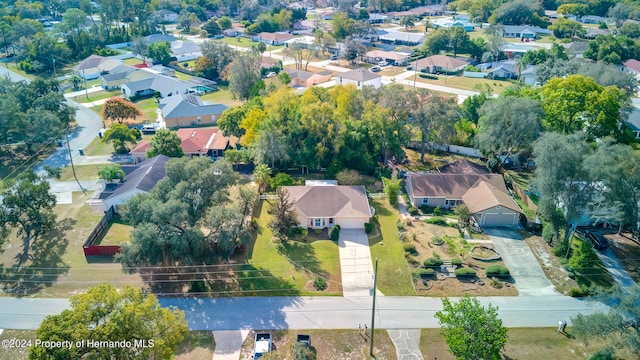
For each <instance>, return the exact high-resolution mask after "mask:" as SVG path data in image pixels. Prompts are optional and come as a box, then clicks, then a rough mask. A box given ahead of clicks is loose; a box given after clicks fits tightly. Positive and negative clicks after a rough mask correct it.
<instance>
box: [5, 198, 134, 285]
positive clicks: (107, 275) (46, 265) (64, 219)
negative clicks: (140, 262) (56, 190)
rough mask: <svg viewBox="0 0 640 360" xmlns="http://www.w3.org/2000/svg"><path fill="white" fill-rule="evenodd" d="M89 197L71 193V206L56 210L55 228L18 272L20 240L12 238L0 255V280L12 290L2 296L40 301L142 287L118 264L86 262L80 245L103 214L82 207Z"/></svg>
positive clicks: (42, 239)
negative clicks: (100, 288) (106, 286)
mask: <svg viewBox="0 0 640 360" xmlns="http://www.w3.org/2000/svg"><path fill="white" fill-rule="evenodd" d="M91 195H92V193H87V194H86V195H83V194H82V193H81V192H75V193H73V203H72V204H70V205H58V206H56V207H55V213H56V216H57V223H56V227H55V229H54V230H53V231H51V233H50V234H48V235H47V236H44V237H42V238H40V239H38V240H37V241H36V242H34V243H33V244H32V245H31V247H30V248H29V260H28V261H27V262H26V263H25V265H23V267H22V268H21V269H20V270H15V269H13V268H12V267H13V266H14V265H15V264H17V257H18V256H19V255H20V254H21V253H22V251H23V247H22V242H21V240H20V239H18V238H16V237H11V238H10V241H8V242H5V244H4V246H3V250H4V252H3V253H2V254H0V267H1V268H2V269H3V270H2V273H0V279H2V280H10V283H11V284H12V286H10V287H7V288H5V290H4V291H5V293H11V294H29V295H35V296H41V297H68V296H70V295H73V294H77V293H78V292H81V291H83V290H85V289H86V288H87V287H88V286H92V285H97V284H100V283H104V282H107V283H111V284H113V285H114V286H116V287H119V286H122V285H124V284H131V285H134V286H142V282H141V279H140V277H139V276H137V275H126V274H123V273H122V269H121V266H120V264H117V263H113V260H112V259H101V260H102V261H107V262H102V263H93V262H88V260H89V261H92V260H94V259H92V258H89V259H87V258H86V257H85V256H84V252H83V250H82V244H83V243H84V241H85V240H86V238H87V236H88V235H89V233H90V232H91V231H92V230H93V228H94V227H95V225H96V224H97V223H98V221H99V220H100V218H101V217H102V214H98V213H96V212H95V211H94V210H92V209H90V208H89V207H87V206H86V205H85V202H86V201H87V200H88V199H89V198H90V197H91Z"/></svg>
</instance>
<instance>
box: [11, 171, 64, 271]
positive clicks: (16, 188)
mask: <svg viewBox="0 0 640 360" xmlns="http://www.w3.org/2000/svg"><path fill="white" fill-rule="evenodd" d="M5 186H6V188H7V189H8V190H5V192H4V193H3V194H2V197H1V198H0V245H2V243H3V242H4V241H5V240H6V239H7V237H8V235H9V227H14V228H17V230H18V231H17V235H18V236H19V237H21V238H22V253H21V254H20V256H19V262H18V267H22V265H23V264H24V263H25V262H26V261H27V260H28V259H29V249H30V248H31V245H32V244H33V243H34V242H35V241H37V240H38V238H39V237H40V236H42V235H44V234H46V233H48V232H49V231H50V230H51V229H52V228H53V226H54V225H55V220H56V215H55V214H54V212H53V208H54V207H55V206H56V197H55V196H54V195H51V194H49V188H50V187H49V183H48V182H47V181H46V180H43V179H41V178H39V177H38V176H37V175H36V174H35V173H34V172H32V171H29V172H27V173H26V174H24V175H23V176H22V177H21V178H20V179H19V180H18V182H17V183H15V184H12V183H11V182H9V183H8V184H5Z"/></svg>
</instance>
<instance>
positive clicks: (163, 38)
mask: <svg viewBox="0 0 640 360" xmlns="http://www.w3.org/2000/svg"><path fill="white" fill-rule="evenodd" d="M144 40H145V41H146V42H147V44H153V43H156V42H169V43H170V42H172V41H176V40H178V39H176V37H175V36H173V35H165V34H151V35H149V36H145V38H144Z"/></svg>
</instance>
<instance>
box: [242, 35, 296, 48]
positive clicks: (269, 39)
mask: <svg viewBox="0 0 640 360" xmlns="http://www.w3.org/2000/svg"><path fill="white" fill-rule="evenodd" d="M293 38H294V36H293V35H291V34H289V33H270V32H261V33H260V34H257V35H252V36H251V40H253V41H258V42H263V43H265V44H267V45H284V42H285V41H287V40H291V39H293Z"/></svg>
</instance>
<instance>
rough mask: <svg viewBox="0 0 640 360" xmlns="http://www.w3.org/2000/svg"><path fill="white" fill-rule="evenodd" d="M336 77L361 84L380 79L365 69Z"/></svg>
mask: <svg viewBox="0 0 640 360" xmlns="http://www.w3.org/2000/svg"><path fill="white" fill-rule="evenodd" d="M338 76H339V77H341V78H344V79H350V80H355V81H362V82H365V81H369V80H373V79H377V78H379V77H381V76H380V75H378V74H374V73H372V72H371V71H369V70H367V69H365V68H357V69H353V70H350V71H347V72H343V73H340V74H338Z"/></svg>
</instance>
